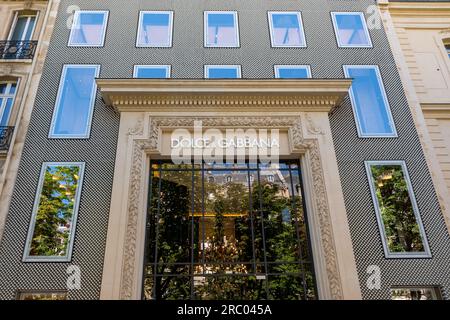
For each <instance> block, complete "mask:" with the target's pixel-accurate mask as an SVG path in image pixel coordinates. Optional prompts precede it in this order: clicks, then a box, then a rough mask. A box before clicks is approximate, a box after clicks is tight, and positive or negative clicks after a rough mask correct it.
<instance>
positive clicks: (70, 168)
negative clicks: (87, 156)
mask: <svg viewBox="0 0 450 320" xmlns="http://www.w3.org/2000/svg"><path fill="white" fill-rule="evenodd" d="M81 170H82V167H81V165H46V167H45V171H44V175H43V181H42V182H41V183H42V189H41V193H40V197H39V204H38V207H37V211H36V213H35V215H34V219H35V220H34V229H33V234H32V237H31V242H30V243H29V245H28V251H27V252H28V256H30V257H35V256H38V257H40V256H45V257H51V256H57V257H65V256H67V255H68V248H69V247H70V241H71V232H72V223H73V218H74V214H75V209H74V208H75V206H76V200H77V195H78V192H79V190H78V186H79V179H80V175H81Z"/></svg>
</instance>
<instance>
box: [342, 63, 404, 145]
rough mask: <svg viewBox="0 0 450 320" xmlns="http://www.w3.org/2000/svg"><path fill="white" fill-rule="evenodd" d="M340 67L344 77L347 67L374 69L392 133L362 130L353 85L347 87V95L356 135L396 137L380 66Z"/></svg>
mask: <svg viewBox="0 0 450 320" xmlns="http://www.w3.org/2000/svg"><path fill="white" fill-rule="evenodd" d="M342 67H343V69H344V75H345V77H346V78H349V75H348V69H349V68H351V69H374V70H375V74H376V76H377V81H378V85H379V86H380V91H381V95H382V98H383V102H384V105H385V108H386V113H387V116H388V119H389V124H390V126H391V127H392V133H389V134H386V133H379V134H373V133H372V134H367V133H364V132H363V130H362V128H361V124H360V122H359V118H358V115H359V113H358V111H357V108H356V100H355V95H354V93H353V86H352V87H350V89H349V96H350V101H351V104H352V109H353V116H354V119H355V123H356V129H357V131H358V137H359V138H398V133H397V128H396V126H395V122H394V117H393V116H392V110H391V106H390V104H389V100H388V97H387V94H386V89H385V87H384V84H383V78H382V77H381V73H380V68H379V67H378V65H343V66H342Z"/></svg>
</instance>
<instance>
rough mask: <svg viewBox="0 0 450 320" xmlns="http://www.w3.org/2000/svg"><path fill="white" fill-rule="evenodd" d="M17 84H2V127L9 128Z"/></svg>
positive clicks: (0, 105) (0, 102) (0, 90)
mask: <svg viewBox="0 0 450 320" xmlns="http://www.w3.org/2000/svg"><path fill="white" fill-rule="evenodd" d="M15 93H16V83H13V82H4V83H0V127H5V126H8V124H9V117H10V115H11V110H12V107H13V105H14V98H15Z"/></svg>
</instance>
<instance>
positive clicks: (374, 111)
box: [345, 66, 396, 136]
mask: <svg viewBox="0 0 450 320" xmlns="http://www.w3.org/2000/svg"><path fill="white" fill-rule="evenodd" d="M345 73H346V76H347V77H348V78H353V84H352V86H351V90H350V91H351V98H352V104H353V108H354V112H355V114H356V118H357V122H358V129H359V133H360V135H361V136H395V135H396V132H395V128H394V125H393V121H392V116H391V113H390V109H389V105H388V102H387V98H386V94H385V92H384V89H383V87H382V84H381V77H380V76H379V73H378V68H376V67H372V66H368V67H357V66H346V67H345Z"/></svg>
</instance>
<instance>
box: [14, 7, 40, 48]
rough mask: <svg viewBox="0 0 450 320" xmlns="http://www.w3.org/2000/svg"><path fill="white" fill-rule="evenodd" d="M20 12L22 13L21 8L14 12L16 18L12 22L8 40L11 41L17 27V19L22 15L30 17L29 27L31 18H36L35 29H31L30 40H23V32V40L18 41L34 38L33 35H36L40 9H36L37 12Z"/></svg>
mask: <svg viewBox="0 0 450 320" xmlns="http://www.w3.org/2000/svg"><path fill="white" fill-rule="evenodd" d="M20 13H21V11H20V10H19V11H16V12H15V13H14V20H13V23H12V24H11V28H10V30H9V34H8V41H11V37H12V36H13V34H14V30H15V28H16V25H17V21H18V20H19V18H20V17H28V21H27V28H28V26H29V24H30V18H31V17H34V18H35V19H34V25H33V29H32V30H31V35H30V40H23V34H22V39H21V40H17V41H31V40H32V39H33V35H34V32H35V31H36V25H37V22H38V18H39V11H36V13H35V14H20ZM25 34H26V33H25Z"/></svg>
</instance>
